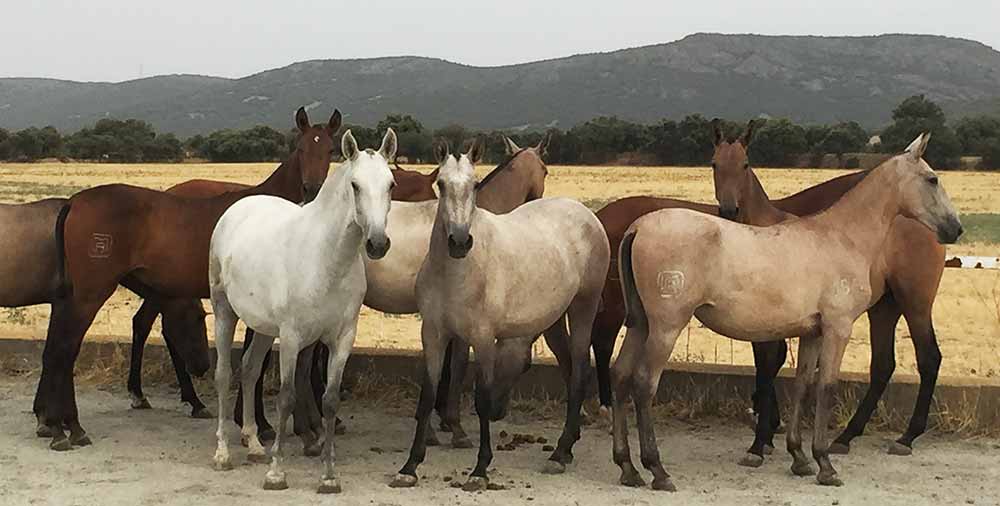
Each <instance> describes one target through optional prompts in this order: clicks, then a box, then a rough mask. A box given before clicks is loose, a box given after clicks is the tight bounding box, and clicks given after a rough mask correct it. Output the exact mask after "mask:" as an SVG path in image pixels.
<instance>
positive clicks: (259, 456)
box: [247, 453, 267, 464]
mask: <svg viewBox="0 0 1000 506" xmlns="http://www.w3.org/2000/svg"><path fill="white" fill-rule="evenodd" d="M247 461H248V462H252V463H254V464H267V454H266V453H248V454H247Z"/></svg>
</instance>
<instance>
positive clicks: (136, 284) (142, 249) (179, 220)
mask: <svg viewBox="0 0 1000 506" xmlns="http://www.w3.org/2000/svg"><path fill="white" fill-rule="evenodd" d="M295 119H296V124H297V126H298V128H299V130H300V134H299V138H298V139H297V142H296V149H295V151H294V152H292V153H291V155H290V156H289V158H288V159H287V160H285V162H283V163H282V164H281V165H280V166H279V167H278V168H277V170H275V171H274V173H272V174H271V176H270V177H268V178H267V179H266V180H265V181H264V182H262V183H261V184H259V185H257V186H255V187H253V188H249V189H246V190H243V191H238V192H229V193H224V194H222V195H219V196H216V197H212V198H207V199H190V198H183V197H178V196H176V195H170V194H168V193H164V192H159V191H155V190H149V189H146V188H139V187H135V186H129V185H122V184H114V185H105V186H99V187H96V188H92V189H89V190H84V191H82V192H80V193H77V194H76V195H74V196H73V197H72V198H71V199H70V203H69V206H70V210H69V213H68V214H67V216H66V220H65V223H64V227H63V237H64V244H65V264H66V279H67V282H68V286H69V295H68V296H67V297H65V298H63V299H61V300H60V301H58V302H57V303H56V304H53V307H52V316H51V319H50V322H49V331H48V335H47V337H46V344H45V351H44V353H43V355H42V375H41V378H40V380H39V387H38V393H37V394H36V404H35V412H36V415H37V416H39V418H40V419H41V420H42V422H43V423H45V424H46V425H48V427H49V430H50V432H51V434H52V436H53V437H52V442H51V444H50V447H51V448H52V449H54V450H68V449H70V448H72V446H73V445H74V444H77V445H79V444H86V443H88V442H89V439H88V438H87V436H86V432H85V431H84V430H83V428H82V427H81V426H80V424H79V414H78V412H77V408H76V400H75V398H76V395H75V389H74V386H73V365H74V363H75V361H76V357H77V354H78V353H79V350H80V343H81V342H82V340H83V337H84V335H85V334H86V332H87V329H88V328H89V327H90V324H91V323H92V322H93V320H94V316H95V315H96V314H97V311H98V310H100V308H101V306H103V305H104V302H105V301H106V300H107V299H108V298H109V297H110V296H111V294H112V293H114V290H115V287H116V286H117V285H118V284H119V283H121V284H122V285H124V286H126V287H128V288H130V289H131V290H133V291H135V292H136V293H138V294H140V296H143V297H144V298H147V297H149V296H156V297H163V298H186V299H198V298H206V297H208V296H209V289H208V246H209V240H210V238H211V234H212V228H213V227H214V226H215V223H216V221H217V220H218V219H219V217H220V216H222V213H223V212H225V210H226V209H228V208H229V206H231V205H232V204H233V203H235V202H237V201H238V200H240V199H241V198H243V197H246V196H249V195H274V196H278V197H282V198H284V199H286V200H290V201H292V202H302V201H303V200H311V198H312V197H314V196H315V195H316V194H317V193H318V192H319V188H320V186H321V185H322V184H323V181H324V179H325V178H326V174H327V172H328V171H329V168H330V159H331V156H332V153H333V151H334V149H333V148H334V142H333V136H334V135H335V134H336V132H337V130H338V129H339V128H340V122H341V116H340V112H339V111H335V112H334V114H333V115H332V116H331V117H330V120H329V122H327V123H326V124H323V125H311V124H310V123H309V118H308V116H307V115H306V111H305V109H302V108H300V109H299V110H298V111H297V113H296V115H295ZM63 423H66V424H68V425H69V426H70V437H69V438H67V437H66V435H65V433H64V432H63V428H62V426H63Z"/></svg>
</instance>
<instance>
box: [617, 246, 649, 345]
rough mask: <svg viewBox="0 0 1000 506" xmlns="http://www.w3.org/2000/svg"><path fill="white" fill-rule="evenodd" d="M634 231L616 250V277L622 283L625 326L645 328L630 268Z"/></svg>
mask: <svg viewBox="0 0 1000 506" xmlns="http://www.w3.org/2000/svg"><path fill="white" fill-rule="evenodd" d="M635 234H636V232H635V231H632V232H629V233H628V234H626V235H625V238H624V239H623V240H622V244H621V246H620V247H619V250H618V270H619V272H618V277H619V278H620V279H621V283H622V297H623V298H624V299H625V326H626V327H629V328H632V327H645V326H646V310H645V309H644V308H643V307H642V299H640V298H639V291H638V290H636V287H635V270H634V269H633V268H632V243H633V242H635Z"/></svg>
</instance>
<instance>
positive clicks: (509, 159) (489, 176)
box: [476, 148, 529, 190]
mask: <svg viewBox="0 0 1000 506" xmlns="http://www.w3.org/2000/svg"><path fill="white" fill-rule="evenodd" d="M528 149H529V148H521V149H520V150H518V151H517V152H515V153H514V154H512V155H508V156H507V158H504V160H503V161H502V162H500V165H497V167H496V168H495V169H493V170H492V171H490V173H489V174H487V175H486V177H484V178H483V180H482V181H480V182H478V183H476V189H477V190H478V189H480V188H482V187H483V186H486V184H487V183H489V182H490V180H491V179H493V178H494V177H495V176H496V175H497V174H499V173H500V172H502V171H503V170H504V169H506V168H507V166H508V165H510V162H512V161H514V159H515V158H517V155H519V154H521V153H523V152H524V151H526V150H528Z"/></svg>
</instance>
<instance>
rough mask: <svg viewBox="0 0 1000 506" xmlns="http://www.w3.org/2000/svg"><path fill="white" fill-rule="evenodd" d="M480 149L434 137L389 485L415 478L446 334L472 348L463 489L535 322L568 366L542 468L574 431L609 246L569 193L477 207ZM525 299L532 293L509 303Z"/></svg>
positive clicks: (565, 449) (479, 477) (562, 460)
mask: <svg viewBox="0 0 1000 506" xmlns="http://www.w3.org/2000/svg"><path fill="white" fill-rule="evenodd" d="M482 150H483V147H482V142H478V141H477V142H474V143H473V145H472V147H471V148H470V149H469V151H468V152H467V153H465V154H462V155H459V156H454V155H451V154H450V153H449V151H448V149H447V147H446V145H442V144H438V145H437V146H436V148H435V154H436V156H437V159H438V160H439V161H440V164H441V165H440V168H441V170H440V172H439V174H438V179H437V185H438V190H439V198H438V202H437V211H436V215H435V219H434V225H433V229H432V232H431V236H430V246H429V247H430V249H429V251H428V253H427V256H426V259H425V260H424V262H423V264H422V265H421V267H420V271H419V274H418V276H417V282H416V299H417V303H418V306H419V309H420V316H421V319H422V324H421V332H420V333H421V342H422V344H423V350H424V358H425V364H424V365H425V369H424V373H425V377H424V382H423V386H422V388H421V391H420V400H419V401H418V406H417V412H416V416H415V417H416V419H417V427H416V431H415V434H414V438H413V445H412V446H411V447H410V456H409V458H408V459H407V461H406V463H405V464H404V465H403V467H402V468H401V469H400V471H399V473H398V474H397V475H396V477H395V478H394V479H393V480H392V482H391V486H392V487H412V486H415V485H416V483H417V466H418V465H419V464H420V463H421V462H423V460H424V456H425V455H426V444H427V431H428V429H429V428H430V415H431V412H432V411H433V409H434V404H435V402H434V401H435V395H436V393H437V389H438V382H439V380H440V378H441V372H442V369H443V366H444V361H445V350H446V348H447V346H448V343H449V342H450V341H453V340H456V339H457V340H460V341H461V342H462V343H464V344H465V345H471V346H472V348H473V349H474V350H475V353H476V365H477V372H478V374H477V376H476V396H475V398H476V401H475V405H476V413H477V414H478V416H479V455H478V458H477V462H476V466H475V468H474V469H473V470H472V473H471V474H470V476H469V479H468V481H467V482H466V483H465V485H464V486H463V488H464V489H466V490H470V491H474V490H483V489H485V488H486V486H487V485H488V479H487V476H486V471H487V468H488V467H489V465H490V463H491V461H492V459H493V452H492V448H491V443H490V421H491V420H496V419H498V418H499V417H500V416H501V415H502V412H503V408H504V407H505V406H503V404H504V399H505V398H506V396H507V395H508V393H509V390H510V388H511V386H512V385H513V381H514V379H516V377H517V376H518V375H519V374H521V372H522V371H523V370H524V369H525V368H526V367H528V365H529V364H530V361H531V345H532V343H533V341H534V340H535V336H538V335H539V334H541V333H543V332H544V333H545V335H546V340H547V342H548V343H549V346H550V348H552V349H553V351H555V352H556V356H557V357H558V358H559V359H560V363H561V364H562V366H563V367H565V368H566V369H568V370H569V381H568V385H567V386H568V390H569V399H568V402H567V411H566V423H565V426H564V428H563V432H562V435H561V436H560V437H559V443H558V446H557V448H556V449H555V450H554V451H553V453H552V455H551V456H550V458H549V461H548V463H547V464H548V465H547V466H546V470H547V471H549V472H561V471H563V470H565V466H566V465H567V464H568V463H570V462H571V461H572V458H573V455H572V446H573V444H574V443H575V442H576V440H577V439H579V437H580V421H581V420H580V410H581V406H582V402H583V396H584V379H585V376H586V371H587V370H588V369H589V367H590V363H589V362H590V353H589V347H590V328H591V325H592V324H593V318H594V314H595V313H596V312H597V306H598V304H599V303H600V292H601V288H602V286H603V281H604V273H605V272H606V270H607V265H608V259H609V257H610V251H609V247H608V242H607V237H606V236H605V235H604V230H603V229H602V227H601V225H600V222H599V221H598V220H597V218H596V217H595V216H594V214H593V213H592V212H591V211H590V210H588V209H587V208H586V207H585V206H584V205H583V204H580V203H579V202H577V201H574V200H569V199H538V200H534V201H532V202H529V203H526V204H524V205H522V206H519V207H518V208H517V209H515V210H513V211H511V212H509V213H507V214H503V215H495V214H493V213H490V212H489V211H486V210H484V209H481V208H478V207H477V206H476V189H475V185H476V180H475V173H474V169H473V163H475V162H476V161H478V159H479V158H480V155H481V153H482ZM525 300H532V301H533V303H532V304H521V303H520V302H523V301H525ZM567 320H568V324H569V333H568V334H567V329H566V324H567ZM525 336H528V337H525Z"/></svg>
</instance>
